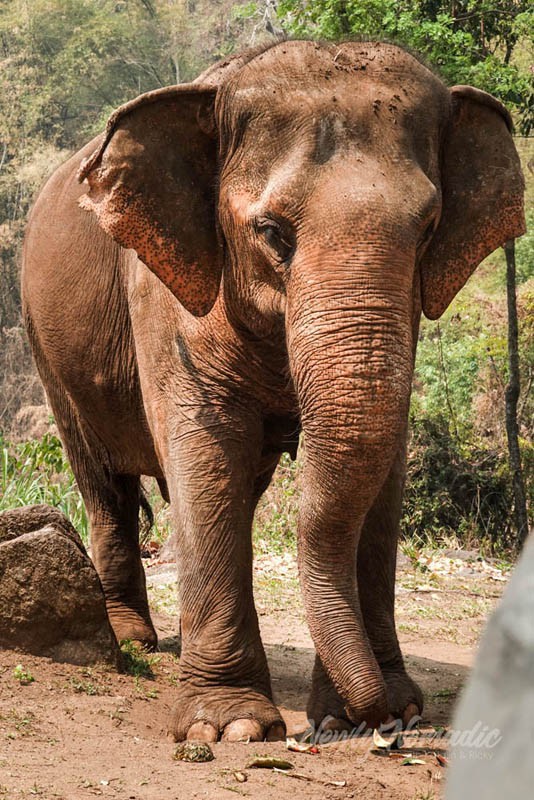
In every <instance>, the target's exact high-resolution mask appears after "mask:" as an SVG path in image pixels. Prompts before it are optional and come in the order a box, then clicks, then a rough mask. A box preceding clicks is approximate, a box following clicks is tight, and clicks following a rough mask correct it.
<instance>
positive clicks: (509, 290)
mask: <svg viewBox="0 0 534 800" xmlns="http://www.w3.org/2000/svg"><path fill="white" fill-rule="evenodd" d="M504 252H505V255H506V294H507V299H508V369H509V380H508V385H507V386H506V394H505V407H506V435H507V437H508V458H509V461H510V471H511V473H512V480H513V487H514V513H515V522H516V532H517V548H518V549H519V550H520V549H521V548H522V547H523V544H524V543H525V539H526V538H527V534H528V516H527V499H526V492H525V482H524V480H523V471H522V468H521V452H520V450H519V426H518V424H517V403H518V400H519V392H520V388H521V385H520V378H519V344H518V326H517V304H516V294H515V288H516V281H515V240H514V239H511V240H510V241H509V242H506V244H505V245H504Z"/></svg>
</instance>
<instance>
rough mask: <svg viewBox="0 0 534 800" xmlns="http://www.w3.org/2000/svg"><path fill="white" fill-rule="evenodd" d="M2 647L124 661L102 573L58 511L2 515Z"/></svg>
mask: <svg viewBox="0 0 534 800" xmlns="http://www.w3.org/2000/svg"><path fill="white" fill-rule="evenodd" d="M0 648H9V649H14V650H22V651H23V652H25V653H31V654H33V655H39V656H48V657H50V658H52V659H54V660H56V661H66V662H69V663H71V664H94V663H97V662H105V663H108V664H113V665H115V666H117V667H118V666H119V665H120V652H119V648H118V645H117V641H116V639H115V636H114V634H113V631H112V629H111V626H110V624H109V620H108V616H107V612H106V604H105V600H104V594H103V591H102V586H101V584H100V580H99V578H98V575H97V573H96V570H95V568H94V566H93V563H92V561H91V560H90V558H89V556H88V555H87V552H86V550H85V547H84V546H83V543H82V540H81V539H80V537H79V535H78V533H77V532H76V530H75V529H74V528H73V526H72V525H71V523H70V522H69V520H68V519H67V518H66V517H65V515H64V514H62V513H61V512H60V511H59V510H58V509H56V508H51V507H50V506H46V505H39V506H26V507H23V508H16V509H13V510H12V511H5V512H3V513H1V514H0Z"/></svg>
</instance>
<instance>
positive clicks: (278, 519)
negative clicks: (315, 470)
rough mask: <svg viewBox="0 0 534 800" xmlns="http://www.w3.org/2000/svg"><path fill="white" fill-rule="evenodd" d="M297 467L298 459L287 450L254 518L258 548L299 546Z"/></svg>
mask: <svg viewBox="0 0 534 800" xmlns="http://www.w3.org/2000/svg"><path fill="white" fill-rule="evenodd" d="M298 469H299V466H298V462H294V461H291V458H290V457H289V455H288V454H287V453H284V455H283V456H282V458H281V459H280V463H279V465H278V468H277V470H276V472H275V474H274V478H273V481H272V483H271V486H270V487H269V491H268V492H267V494H266V495H264V497H262V499H261V500H260V502H259V505H258V510H257V512H256V517H255V520H254V544H255V548H256V550H258V551H259V552H276V553H282V552H284V551H285V550H288V549H289V550H295V549H296V545H297V542H296V530H297V517H298V500H299V491H298V489H299V474H298Z"/></svg>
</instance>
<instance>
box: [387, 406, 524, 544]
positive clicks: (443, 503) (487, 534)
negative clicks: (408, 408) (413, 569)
mask: <svg viewBox="0 0 534 800" xmlns="http://www.w3.org/2000/svg"><path fill="white" fill-rule="evenodd" d="M511 498H512V493H511V485H510V478H509V474H508V468H507V461H506V457H505V454H504V453H503V452H502V451H499V450H496V449H491V448H490V447H488V446H481V445H479V444H477V443H476V442H469V443H467V444H466V443H462V444H460V441H459V440H458V439H457V438H456V437H455V436H454V435H453V434H452V433H451V430H450V427H449V421H448V419H447V418H446V417H445V416H441V417H440V416H438V415H434V416H427V417H424V416H423V417H419V418H418V419H414V420H412V434H411V444H410V450H409V459H408V475H407V485H406V491H405V497H404V507H403V517H402V522H401V529H402V533H403V536H404V537H405V538H407V539H409V540H415V541H417V542H419V543H420V544H428V543H431V544H436V543H438V544H439V543H442V542H443V541H447V540H448V539H455V540H456V541H458V542H460V543H462V544H464V545H468V546H469V545H470V544H472V543H473V542H475V543H476V545H477V546H478V545H480V544H482V543H484V542H486V543H487V544H488V545H489V546H490V548H491V549H495V548H496V547H503V546H506V545H510V544H511V543H512V542H511V525H512V516H511Z"/></svg>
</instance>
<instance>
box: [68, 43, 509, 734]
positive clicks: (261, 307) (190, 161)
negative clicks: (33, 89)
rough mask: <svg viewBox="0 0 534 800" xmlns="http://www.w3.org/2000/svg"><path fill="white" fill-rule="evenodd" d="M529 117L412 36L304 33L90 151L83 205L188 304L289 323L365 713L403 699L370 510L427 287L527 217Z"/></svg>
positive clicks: (307, 547) (455, 274)
mask: <svg viewBox="0 0 534 800" xmlns="http://www.w3.org/2000/svg"><path fill="white" fill-rule="evenodd" d="M510 128H511V123H510V117H509V115H508V113H507V111H506V110H505V109H504V108H503V106H502V105H501V104H500V103H499V102H498V101H497V100H495V99H494V98H493V97H491V96H489V95H487V94H485V93H484V92H481V91H478V90H476V89H473V88H470V87H465V86H457V87H453V88H452V89H450V90H449V89H448V88H446V87H445V86H444V85H443V83H442V82H441V81H440V80H439V79H438V78H437V77H436V76H435V75H434V74H433V73H432V72H431V71H430V70H429V69H427V68H426V67H425V66H424V65H423V64H421V63H420V62H419V61H418V60H417V59H416V58H414V57H413V56H411V55H409V54H407V53H406V52H404V51H403V50H402V49H400V48H398V47H395V46H393V45H390V44H376V43H373V44H369V43H346V44H343V45H323V44H321V45H320V44H316V43H313V42H304V41H292V42H282V43H278V44H276V45H274V46H272V47H271V48H269V49H267V50H265V51H264V52H260V53H255V54H251V55H249V56H248V57H245V58H243V59H241V60H240V61H238V62H236V63H234V65H233V67H232V69H230V70H227V71H226V72H225V73H224V79H223V80H221V81H220V82H219V84H217V81H215V80H213V81H211V80H210V81H207V82H205V83H202V82H200V83H193V84H190V85H182V86H175V87H170V88H168V89H163V90H160V91H156V92H151V93H149V94H147V95H143V96H141V97H140V98H138V99H137V100H134V101H133V102H131V103H129V104H127V105H126V106H124V107H122V108H121V109H119V110H118V111H117V112H116V113H115V114H114V115H113V116H112V117H111V119H110V122H109V124H108V128H107V132H106V134H105V136H104V139H103V141H102V144H101V146H100V148H99V149H98V151H97V152H96V153H95V154H94V155H93V156H92V157H91V158H90V159H89V161H88V162H87V163H86V164H84V165H83V167H82V170H81V178H82V179H83V178H86V179H87V181H88V183H89V192H88V194H87V195H86V196H84V198H83V199H82V203H83V205H84V207H86V208H91V209H92V210H93V211H94V212H95V213H96V214H97V216H98V219H99V221H100V224H101V225H102V227H103V228H104V229H105V230H106V231H107V232H108V233H109V234H110V235H111V236H112V237H114V238H115V239H116V240H117V241H118V242H119V243H120V244H121V245H123V246H124V247H126V248H133V249H135V250H136V251H137V253H138V255H139V257H140V258H141V260H142V261H144V262H145V263H146V265H147V266H148V267H149V268H150V269H151V270H152V271H153V272H154V273H155V274H156V275H158V276H159V278H161V280H162V281H163V282H164V283H165V284H166V285H167V286H168V288H169V289H170V290H171V291H172V292H173V293H174V295H175V296H176V297H177V298H178V300H179V301H180V303H182V304H183V306H185V308H186V309H188V310H189V311H190V312H191V313H193V314H195V315H199V316H201V315H205V314H207V313H208V312H209V311H210V309H211V308H212V306H213V304H214V302H215V301H216V299H217V297H218V300H217V302H218V303H220V304H221V305H222V306H223V308H224V309H225V313H227V316H228V318H229V319H231V320H237V321H238V322H239V324H240V326H241V327H242V328H244V329H248V330H249V331H251V332H252V333H254V334H255V335H256V336H258V337H260V338H261V337H262V336H263V337H266V336H269V335H271V333H272V332H273V331H279V332H281V336H280V341H281V342H282V346H283V347H286V348H287V356H288V363H289V368H290V373H291V377H292V380H293V384H294V387H295V391H296V396H297V399H298V405H299V411H300V415H301V421H302V427H303V430H304V433H305V436H306V444H307V446H306V465H305V475H304V493H303V497H302V501H301V507H300V520H299V563H300V573H301V582H302V589H303V594H304V599H305V605H306V610H307V615H308V621H309V625H310V629H311V633H312V636H313V639H314V642H315V645H316V647H317V651H318V653H319V655H320V657H321V660H322V661H323V664H324V666H325V668H326V669H327V671H328V673H329V675H330V677H331V678H332V680H333V682H334V684H335V685H336V687H337V688H338V690H339V692H340V694H341V695H342V697H343V698H344V699H345V701H346V704H347V713H348V714H349V716H350V717H351V718H352V719H354V720H356V721H359V720H361V719H366V720H368V721H370V722H372V721H377V720H380V719H382V718H383V717H384V713H385V709H384V704H383V697H384V692H383V684H382V677H381V674H380V670H379V669H378V666H377V664H376V662H375V661H374V658H373V655H372V652H371V650H370V646H369V643H368V641H367V637H366V634H365V630H364V625H363V621H362V616H361V612H360V607H359V600H358V591H357V586H356V579H355V575H356V569H355V558H356V550H357V543H358V536H359V532H360V530H361V526H362V523H363V520H364V518H365V515H366V513H367V511H368V510H369V508H370V506H371V505H372V503H373V501H374V499H375V497H376V495H377V493H378V491H379V489H380V487H381V485H382V484H383V482H384V480H385V478H386V476H387V474H388V471H389V470H390V468H391V465H392V463H393V460H394V458H395V455H396V453H397V451H398V449H399V442H400V440H401V437H402V435H403V432H404V430H405V426H406V417H407V410H408V404H409V397H410V387H411V381H412V370H413V360H414V353H415V347H416V338H417V330H418V321H419V317H420V313H421V309H422V310H423V311H424V312H425V314H426V315H427V316H428V317H430V318H433V319H434V318H436V317H439V316H440V314H441V313H442V312H443V311H444V309H445V308H446V307H447V306H448V305H449V303H450V302H451V300H452V299H453V297H454V296H455V294H456V293H457V292H458V290H459V289H460V288H461V287H462V286H463V284H464V283H465V282H466V280H467V279H468V277H469V275H470V274H471V273H472V272H473V270H474V269H475V268H476V266H477V265H478V264H479V263H480V261H482V259H483V258H485V257H486V256H487V255H488V254H489V253H490V252H491V251H492V250H494V249H495V248H496V247H498V246H500V245H502V244H503V243H504V242H505V241H507V240H508V239H510V238H512V237H514V236H518V235H520V234H521V233H523V232H524V221H523V211H522V196H523V181H522V176H521V170H520V166H519V161H518V157H517V154H516V151H515V149H514V145H513V141H512V137H511V135H510ZM221 273H224V278H223V291H219V283H220V276H221ZM355 654H356V655H355ZM358 667H361V668H358ZM362 676H365V679H364V680H362Z"/></svg>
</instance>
